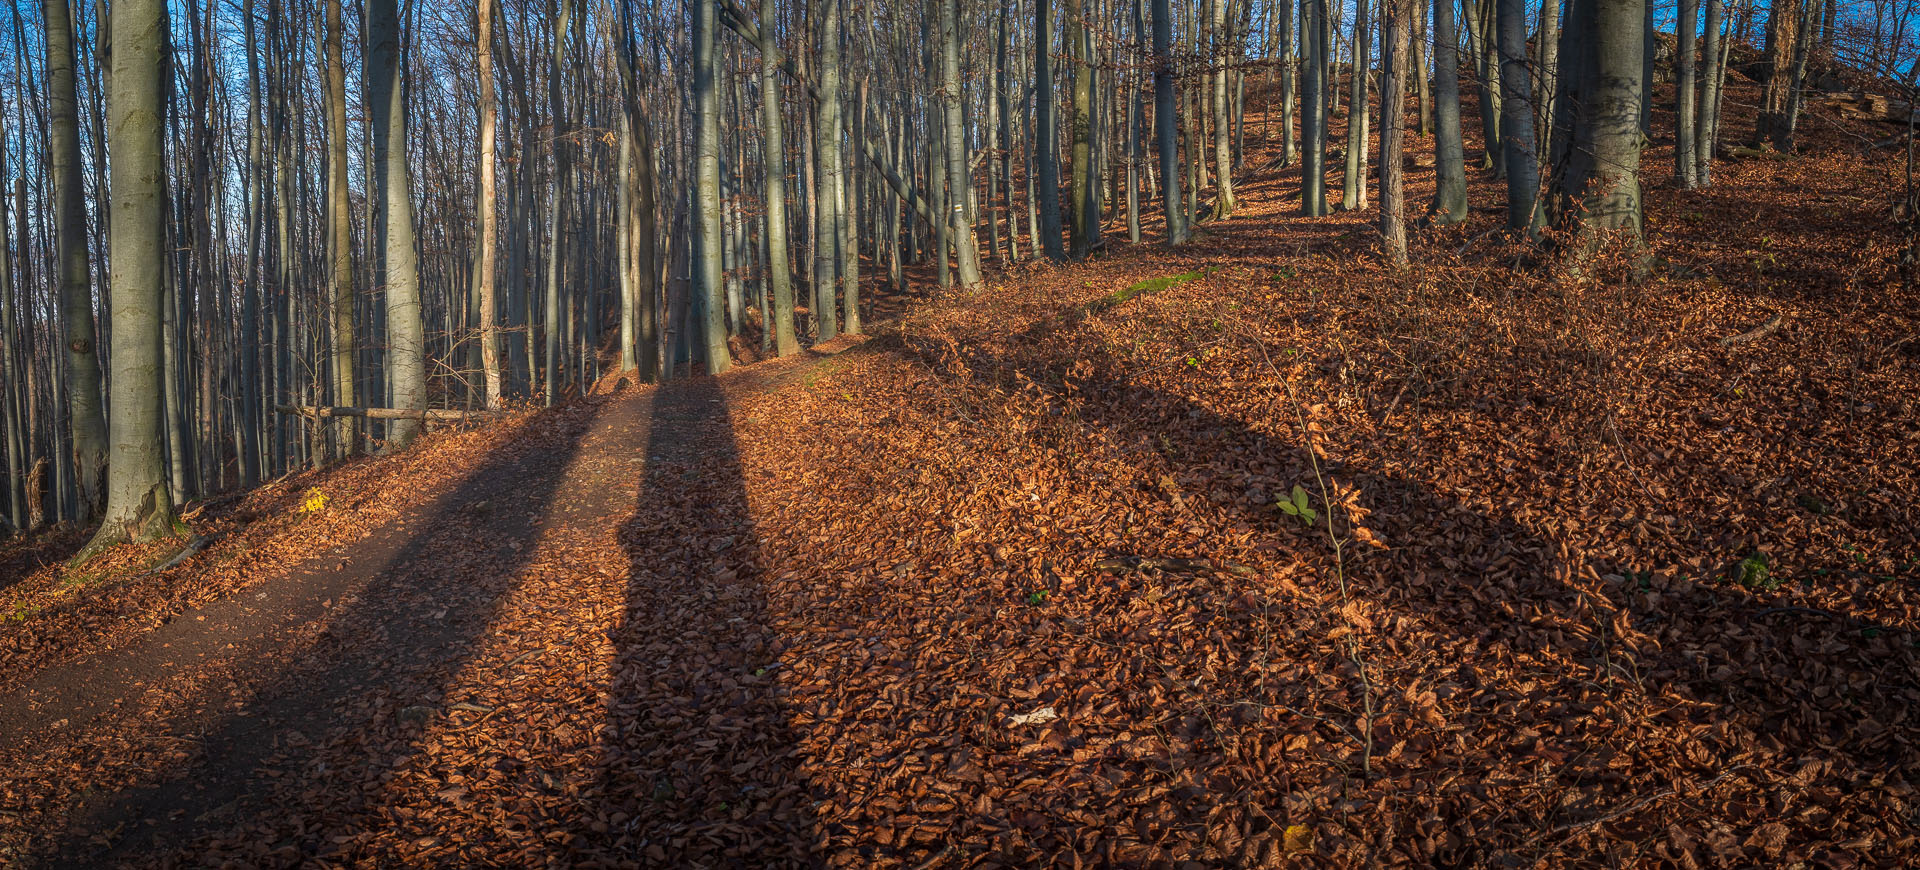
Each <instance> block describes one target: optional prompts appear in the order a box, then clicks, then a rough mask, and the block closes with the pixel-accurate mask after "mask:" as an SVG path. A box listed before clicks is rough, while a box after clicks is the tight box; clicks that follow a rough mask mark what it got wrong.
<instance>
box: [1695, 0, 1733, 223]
mask: <svg viewBox="0 0 1920 870" xmlns="http://www.w3.org/2000/svg"><path fill="white" fill-rule="evenodd" d="M1725 17H1726V3H1725V2H1723V0H1707V23H1706V34H1705V36H1704V38H1703V39H1702V40H1701V45H1700V56H1701V58H1702V59H1704V60H1705V61H1706V62H1707V68H1706V69H1705V70H1704V71H1703V73H1702V75H1701V77H1700V104H1699V106H1698V112H1697V114H1696V116H1695V129H1694V135H1693V163H1694V170H1693V181H1694V184H1695V185H1696V186H1699V187H1706V186H1707V185H1709V184H1712V183H1713V152H1714V149H1716V148H1718V147H1719V141H1718V140H1719V138H1720V137H1719V132H1720V130H1719V128H1720V87H1721V83H1722V81H1723V80H1724V79H1725V77H1726V71H1727V63H1726V61H1727V55H1726V43H1728V42H1730V40H1727V39H1726V38H1725V34H1723V33H1722V32H1721V31H1722V30H1724V29H1725V27H1726V21H1725Z"/></svg>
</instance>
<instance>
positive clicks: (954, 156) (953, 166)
mask: <svg viewBox="0 0 1920 870" xmlns="http://www.w3.org/2000/svg"><path fill="white" fill-rule="evenodd" d="M933 2H935V3H937V4H939V6H940V13H939V15H940V102H941V104H942V105H943V106H944V107H945V109H946V111H945V121H946V123H945V124H943V125H942V132H941V135H942V136H945V137H946V145H945V147H943V148H942V149H941V151H942V152H943V154H942V156H944V157H945V158H946V162H947V165H946V173H947V188H948V194H947V196H948V198H949V200H950V205H949V207H948V211H949V212H950V214H949V216H948V218H949V220H950V221H951V222H952V230H951V233H952V235H953V241H954V248H955V251H956V253H957V254H958V256H957V257H956V258H955V259H956V261H957V263H958V266H959V275H958V277H959V281H960V286H962V287H977V286H979V284H980V249H979V243H978V242H977V241H975V240H974V237H973V222H972V221H971V220H969V219H968V215H967V192H968V191H969V190H971V189H972V187H973V184H972V179H971V177H970V176H969V174H968V172H967V127H966V115H965V107H964V106H963V105H962V104H961V101H960V22H959V14H960V10H959V8H958V6H959V2H960V0H933ZM1069 2H1072V0H1069ZM1076 171H1077V170H1076ZM941 256H943V257H944V256H946V254H945V252H942V253H941Z"/></svg>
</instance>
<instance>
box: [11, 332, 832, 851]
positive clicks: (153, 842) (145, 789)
mask: <svg viewBox="0 0 1920 870" xmlns="http://www.w3.org/2000/svg"><path fill="white" fill-rule="evenodd" d="M858 342H859V339H855V338H847V339H841V340H839V341H836V342H833V343H831V344H830V345H829V346H827V347H825V348H823V349H821V350H819V351H815V352H810V353H808V354H805V355H801V356H798V357H793V358H788V359H785V360H775V361H771V362H768V363H763V364H759V365H755V366H751V367H747V368H744V369H740V370H737V371H736V372H734V373H730V374H728V375H723V376H721V377H719V378H712V377H702V378H696V379H692V380H688V381H680V382H673V383H670V384H668V385H666V386H664V387H661V388H658V389H642V390H634V391H628V392H626V393H623V394H620V395H617V396H614V397H612V398H607V399H595V400H588V401H586V402H582V403H579V404H578V405H577V406H575V407H574V408H570V409H566V410H565V411H562V412H560V413H557V414H555V415H553V417H552V425H550V426H547V427H544V428H543V431H540V432H539V433H537V435H535V436H534V437H532V438H529V439H525V440H523V441H519V442H515V443H514V444H513V445H512V446H511V447H510V448H509V449H507V450H505V451H501V452H500V453H499V455H496V456H489V457H488V459H487V461H486V462H485V463H484V464H483V465H482V466H481V467H480V468H479V469H478V470H477V471H475V472H473V473H472V474H470V475H468V476H467V477H466V478H465V479H464V480H461V481H458V482H456V483H455V484H453V485H451V486H448V487H446V488H445V490H444V491H443V492H440V493H438V494H437V495H436V496H435V497H433V498H432V499H431V500H430V502H429V506H428V507H427V508H425V509H424V510H422V511H420V512H417V513H415V514H412V515H409V516H403V517H401V518H399V519H397V520H394V521H392V522H390V523H388V524H386V525H385V526H383V527H381V528H379V529H377V530H376V531H375V532H374V534H373V535H371V536H370V537H368V538H366V539H365V540H363V541H361V542H359V544H358V545H357V546H355V547H353V548H352V549H351V552H344V551H342V550H335V551H332V552H326V553H321V554H317V555H316V556H314V557H313V558H311V559H309V560H308V561H307V562H306V563H304V564H301V565H297V566H290V567H289V568H288V569H287V570H286V572H285V574H284V575H281V576H277V577H272V578H263V579H262V580H260V581H259V582H256V583H254V584H252V585H250V586H249V587H248V588H247V589H245V590H244V591H243V592H242V593H241V594H239V595H236V596H234V597H232V598H228V599H224V600H220V601H216V602H214V603H212V604H210V605H208V606H205V607H203V608H200V609H199V610H197V611H193V612H189V613H187V614H184V615H182V616H181V617H180V618H178V619H175V620H173V621H172V622H170V623H168V624H166V625H164V626H161V627H160V628H158V629H155V630H154V631H152V632H150V633H148V634H146V635H145V636H143V637H141V638H139V639H138V640H136V641H135V642H133V643H130V644H127V645H124V646H121V647H119V648H115V649H112V650H109V651H106V652H104V653H99V654H95V655H92V656H88V657H85V658H82V659H80V660H78V661H74V662H70V663H67V664H65V665H60V666H55V667H52V668H49V669H48V670H46V671H44V672H42V673H40V674H38V675H36V676H35V677H34V678H33V679H32V680H31V681H29V682H28V683H27V684H25V685H24V686H23V687H22V688H20V689H18V690H16V691H14V692H12V693H11V694H9V695H7V696H4V697H0V751H5V752H7V753H8V754H9V755H10V756H13V757H21V756H22V755H32V754H35V753H39V752H49V753H59V752H63V751H64V752H68V753H69V754H70V755H72V756H73V757H74V758H76V759H79V760H82V763H84V759H87V758H98V757H99V756H100V755H102V754H110V753H112V752H114V751H115V748H116V747H122V748H124V747H126V746H128V745H129V744H134V745H145V746H147V747H149V748H150V747H151V746H152V745H154V744H171V745H173V746H175V747H177V750H176V751H173V752H171V753H168V755H167V757H168V759H169V761H170V763H169V764H168V765H166V766H165V767H164V768H163V769H149V770H137V771H127V770H119V771H113V774H114V776H113V777H111V778H109V779H106V780H104V781H90V780H88V779H87V778H86V777H78V778H77V780H76V781H75V782H73V783H72V784H71V788H70V789H68V790H66V791H67V794H66V795H65V796H66V797H69V798H72V799H73V801H72V803H71V804H70V805H69V806H68V807H67V808H66V814H67V819H66V822H67V824H66V826H65V827H66V828H67V831H68V833H67V834H66V836H65V838H64V839H59V838H55V839H54V840H53V841H49V842H44V843H41V844H38V845H39V846H40V848H38V849H34V850H32V851H31V852H29V853H27V854H24V855H21V854H16V855H3V854H0V863H9V864H11V863H14V862H15V861H22V860H24V863H26V864H29V865H31V864H34V863H42V862H44V863H46V864H48V865H49V866H99V865H101V864H103V863H111V862H115V861H138V862H145V861H148V860H152V859H153V858H154V857H155V856H165V855H167V854H169V851H170V850H173V849H181V848H182V847H186V846H188V845H189V844H193V843H195V842H196V841H197V842H200V843H201V844H202V847H204V846H206V845H209V843H208V841H207V840H206V839H205V838H206V836H207V835H208V834H209V832H219V831H221V830H222V829H232V830H234V831H236V832H237V831H240V830H243V829H244V827H245V825H246V823H247V822H248V821H249V820H251V819H254V818H259V817H262V816H278V817H292V818H294V819H300V818H302V817H303V816H306V817H308V818H310V819H313V820H315V821H316V822H317V824H314V825H312V830H310V831H309V833H310V834H311V835H312V836H309V837H303V838H301V841H300V842H297V843H284V842H283V843H278V844H267V843H262V844H260V845H261V846H263V847H269V848H271V849H272V850H274V851H275V852H276V853H277V855H278V858H279V859H284V860H296V861H297V858H295V856H297V855H314V854H324V853H326V852H327V851H329V850H331V849H335V848H338V847H341V846H344V845H347V844H348V840H347V839H346V837H347V834H346V832H351V831H355V830H363V829H364V828H365V826H366V825H368V824H372V823H373V817H375V816H377V815H379V812H380V807H379V806H378V805H377V804H378V801H377V795H378V793H379V789H377V788H374V789H363V790H359V791H357V792H356V793H352V794H346V795H344V796H345V797H346V799H345V800H340V799H339V798H340V797H342V796H340V795H330V796H328V797H325V798H322V797H320V796H319V795H317V794H315V793H313V792H311V791H308V792H305V793H290V792H288V791H287V790H286V789H284V788H280V787H279V786H280V785H282V784H284V783H287V782H293V781H297V780H299V779H300V778H301V777H303V776H305V777H307V778H309V780H311V778H313V777H315V776H316V775H318V776H320V777H321V778H322V779H324V778H325V775H326V774H327V773H328V772H329V771H330V769H331V772H336V773H341V774H345V775H346V776H347V777H348V778H351V779H356V780H359V779H362V778H363V777H371V778H379V779H386V778H390V777H392V776H394V775H395V774H396V773H398V772H400V771H403V770H405V769H407V768H408V767H409V766H410V765H414V764H417V763H418V762H420V761H422V760H423V759H425V758H430V757H431V756H432V755H434V754H437V751H438V750H437V748H436V747H435V746H434V743H433V741H432V740H430V739H427V738H428V736H429V735H431V734H433V733H435V732H438V731H441V730H443V729H452V730H454V731H455V732H457V731H458V730H459V728H460V727H462V726H463V725H468V724H471V723H473V722H475V721H478V720H484V719H492V718H494V717H495V716H496V715H499V714H502V713H503V712H505V711H504V710H503V709H502V705H500V704H499V703H498V700H497V699H496V702H495V703H491V704H483V703H476V702H474V701H473V700H470V699H465V698H463V697H456V696H455V693H454V691H453V688H454V686H455V685H456V684H457V683H459V682H460V680H461V677H462V675H463V674H465V673H467V672H470V671H473V670H474V669H475V668H476V667H486V666H488V665H489V664H494V665H499V664H500V660H501V659H502V658H505V659H506V661H505V662H504V667H505V668H507V669H511V668H513V667H515V666H518V665H522V664H524V663H527V662H528V661H529V660H530V659H536V658H538V657H540V656H543V655H551V654H556V653H555V652H554V650H553V646H554V644H552V643H547V644H544V645H543V646H542V647H539V648H535V649H532V650H523V651H514V652H512V653H511V654H510V655H508V654H506V653H505V652H503V651H504V650H507V649H508V648H509V647H510V646H511V644H512V643H513V639H512V638H510V637H503V636H501V635H500V634H499V632H500V631H501V630H503V629H502V627H503V626H510V625H514V624H516V620H524V619H525V618H526V617H527V616H528V615H529V614H530V613H534V612H537V611H540V610H546V609H556V610H564V609H565V605H566V604H567V603H568V602H567V601H566V597H565V596H564V595H563V596H561V597H560V598H559V599H556V598H555V597H554V596H553V595H551V594H550V593H551V590H552V588H553V587H554V586H555V585H556V581H559V583H560V585H565V584H567V583H575V584H578V588H577V589H575V590H574V591H575V592H578V593H581V594H582V595H589V596H590V595H591V594H592V593H595V592H598V593H601V594H603V595H612V596H618V597H623V598H625V599H626V605H627V606H626V608H624V612H625V614H627V615H626V616H625V618H620V617H619V616H609V617H607V618H606V619H605V620H604V621H602V622H601V623H600V624H599V625H597V626H596V625H593V624H581V625H578V626H577V629H579V631H580V632H583V633H598V634H600V635H601V637H600V638H599V639H600V640H602V641H604V640H605V638H606V637H607V636H609V635H624V636H626V637H629V638H631V639H635V640H644V639H646V637H649V636H656V635H658V634H659V633H660V632H662V631H665V630H667V629H668V628H669V626H665V625H658V624H642V622H643V620H645V619H647V618H648V617H649V615H651V614H662V615H671V618H672V619H674V620H677V624H676V625H674V626H671V628H677V629H680V630H686V631H692V632H694V633H695V634H696V635H699V636H701V637H703V638H704V639H705V642H708V643H712V642H715V639H724V638H728V637H730V636H735V635H742V632H741V631H740V630H737V629H734V628H731V627H730V625H729V624H728V623H726V622H724V621H721V622H719V624H715V625H708V624H699V623H698V622H697V618H698V616H699V610H700V609H701V608H693V607H688V606H686V603H685V602H679V603H676V602H673V601H669V600H668V599H669V598H671V597H672V596H673V595H674V594H675V593H673V592H672V591H670V590H666V589H661V588H654V584H652V583H651V582H650V581H652V580H653V579H654V578H655V577H656V572H660V573H661V574H664V575H666V579H668V580H670V581H671V580H677V579H681V578H682V576H684V575H686V574H687V572H688V571H690V570H697V569H702V568H704V567H705V565H704V564H698V563H704V562H706V561H708V560H709V558H726V557H728V555H729V554H728V553H726V552H721V551H720V550H715V549H712V548H713V546H714V542H715V541H721V540H724V541H731V542H735V543H734V544H733V548H734V549H738V550H740V551H741V552H742V553H743V554H744V553H747V552H748V551H750V550H751V538H750V535H749V534H743V533H742V532H741V531H739V530H738V528H737V527H739V526H744V524H745V519H744V518H745V515H746V511H745V500H744V499H745V497H744V490H743V488H742V486H741V485H740V483H739V479H740V471H739V460H738V457H737V455H736V453H735V449H734V445H733V442H732V435H731V423H730V421H729V418H728V407H729V406H728V403H727V400H726V398H725V397H726V396H727V395H729V394H742V395H753V394H757V393H763V392H768V391H772V390H776V389H778V388H779V387H780V386H782V385H783V384H786V383H790V382H792V381H793V380H794V379H796V378H798V377H801V376H802V375H803V374H804V373H805V372H807V371H808V370H809V369H810V368H812V367H813V366H815V365H816V364H817V363H818V362H819V361H820V360H821V359H823V358H825V357H827V356H830V355H832V354H834V353H838V352H841V351H844V350H846V349H847V348H848V347H851V346H854V345H856V344H857V343H858ZM696 474H718V475H719V476H720V478H721V479H722V480H723V481H731V482H732V483H731V485H730V486H725V487H723V489H724V490H727V491H729V492H730V493H731V496H730V497H731V498H733V499H734V500H736V501H737V504H733V505H725V504H717V503H712V502H710V501H706V500H699V499H696V500H689V498H688V497H687V494H686V493H684V492H682V490H684V489H685V487H682V486H677V485H676V484H677V483H679V482H681V481H682V480H684V479H686V478H688V477H691V476H693V475H696ZM719 500H720V501H725V500H726V498H725V497H723V498H722V499H719ZM675 533H678V534H677V535H676V534H675ZM702 573H703V576H702V578H701V579H705V577H704V572H702ZM582 574H585V579H586V582H584V583H581V582H580V580H581V575H582ZM595 581H604V582H603V583H601V584H600V585H599V586H598V587H596V584H595ZM700 588H701V589H702V590H706V591H705V594H707V595H708V597H710V596H711V591H710V590H709V589H707V587H706V586H705V585H704V584H702V585H701V586H700ZM602 610H603V609H602ZM705 610H706V611H707V612H708V613H709V614H710V615H711V617H712V618H713V619H716V620H726V619H736V620H737V617H736V616H735V615H734V611H733V610H728V611H727V612H725V613H720V612H716V611H714V610H713V609H712V608H705ZM690 617H691V619H690ZM734 624H735V625H737V624H738V623H737V621H736V623H734ZM596 629H597V632H596V631H595V630H596ZM745 633H746V634H753V633H755V630H754V629H753V628H752V627H749V628H748V629H747V630H746V632H745ZM736 640H737V641H738V642H737V643H736V644H735V646H741V647H744V646H749V645H751V643H750V642H749V641H751V640H752V639H751V638H747V637H744V636H741V637H738V638H736ZM720 642H721V644H722V646H726V645H727V644H726V642H725V641H724V640H721V641H720ZM621 658H622V659H631V658H633V657H632V655H623V656H621ZM489 659H491V660H492V661H491V662H489V661H488V660H489ZM602 663H603V665H604V663H605V662H604V657H603V662H602ZM618 664H619V665H620V667H621V668H624V669H626V670H628V671H629V672H632V671H633V670H634V669H635V668H636V665H638V671H639V672H641V673H643V674H644V673H645V672H647V671H649V670H672V667H671V666H670V665H671V663H670V662H667V661H664V660H662V661H659V662H657V663H654V664H653V665H651V666H649V665H647V664H646V663H642V662H640V660H638V659H635V660H633V661H625V660H623V661H621V662H619V663H618ZM503 681H504V682H512V681H513V680H512V678H511V677H503ZM608 697H609V698H618V697H619V694H618V693H617V692H615V693H613V694H610V695H608ZM607 703H608V704H610V705H613V706H618V705H617V703H616V702H614V701H608V702H607ZM629 712H632V711H629ZM609 728H610V731H612V732H615V733H617V732H618V731H620V730H621V729H619V727H618V724H617V723H610V725H609ZM627 730H631V729H627ZM592 767H594V766H588V768H589V769H591V768H592ZM599 767H601V768H605V769H602V770H600V775H601V776H602V777H603V778H605V777H610V776H611V775H612V774H611V772H610V770H611V769H610V768H606V766H605V765H600V766H599ZM99 769H102V770H104V769H110V766H103V767H101V768H99ZM518 773H519V774H520V775H522V776H525V777H527V779H528V782H529V783H530V784H531V785H533V786H535V787H544V786H545V785H546V784H547V783H550V782H551V781H552V780H551V777H552V776H553V775H554V774H555V773H558V772H557V771H553V772H549V771H533V770H521V771H518ZM360 784H361V785H365V784H366V783H365V781H364V780H362V782H361V783H360ZM369 797H371V798H372V800H369V799H368V798H369ZM0 815H7V814H0ZM321 818H332V819H334V820H335V821H334V822H333V823H327V822H323V821H319V819H321ZM7 821H11V819H7V818H0V822H7ZM387 822H388V823H390V822H391V820H387ZM216 836H217V834H216ZM211 845H212V846H213V847H214V848H216V849H217V848H219V847H220V844H219V841H217V840H215V841H212V843H211ZM228 845H232V843H231V842H230V843H229V844H228ZM198 848H201V847H191V848H189V849H188V850H187V851H185V852H182V853H180V856H181V858H182V859H185V860H191V858H190V855H191V852H192V851H196V850H197V849H198ZM161 860H162V861H163V862H164V863H170V862H168V861H167V859H165V858H162V859H161Z"/></svg>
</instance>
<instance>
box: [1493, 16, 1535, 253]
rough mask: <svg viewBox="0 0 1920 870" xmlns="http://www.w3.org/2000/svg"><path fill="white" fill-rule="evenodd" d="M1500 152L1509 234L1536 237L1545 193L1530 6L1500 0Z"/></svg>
mask: <svg viewBox="0 0 1920 870" xmlns="http://www.w3.org/2000/svg"><path fill="white" fill-rule="evenodd" d="M1498 3H1499V7H1498V10H1497V12H1496V18H1497V21H1498V31H1499V33H1498V39H1499V51H1500V111H1501V113H1502V114H1501V118H1500V137H1501V141H1500V147H1501V150H1502V151H1503V152H1504V154H1505V159H1506V165H1507V172H1506V175H1507V229H1508V230H1511V231H1513V232H1516V233H1522V234H1525V235H1527V236H1529V237H1530V236H1532V234H1533V226H1534V217H1535V205H1536V203H1537V202H1538V196H1539V192H1540V168H1539V164H1538V163H1537V162H1535V161H1536V160H1537V159H1538V158H1537V155H1536V150H1535V148H1534V144H1533V82H1532V81H1530V80H1529V75H1528V71H1527V2H1526V0H1498Z"/></svg>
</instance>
